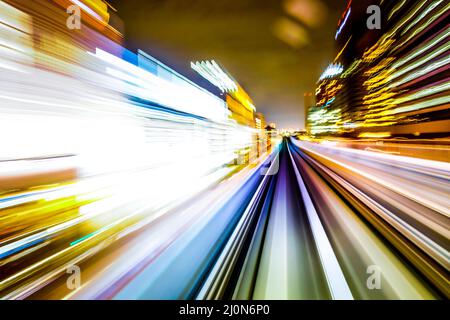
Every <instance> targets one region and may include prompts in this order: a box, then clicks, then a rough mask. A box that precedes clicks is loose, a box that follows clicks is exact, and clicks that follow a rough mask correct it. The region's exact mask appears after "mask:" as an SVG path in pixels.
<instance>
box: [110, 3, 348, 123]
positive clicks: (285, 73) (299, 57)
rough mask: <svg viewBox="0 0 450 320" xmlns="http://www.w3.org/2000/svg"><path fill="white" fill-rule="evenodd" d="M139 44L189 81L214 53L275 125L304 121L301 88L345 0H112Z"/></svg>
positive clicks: (324, 58)
mask: <svg viewBox="0 0 450 320" xmlns="http://www.w3.org/2000/svg"><path fill="white" fill-rule="evenodd" d="M109 2H110V3H111V4H112V5H113V6H114V7H115V8H116V9H117V10H118V15H119V16H120V17H121V18H122V19H123V21H124V23H125V32H126V33H125V37H126V45H127V47H128V48H131V49H137V48H140V49H142V50H144V51H146V52H148V53H149V54H151V55H153V56H155V57H156V58H158V59H159V60H161V61H162V62H164V63H166V64H167V65H169V66H170V67H173V68H174V69H176V70H177V71H178V72H180V73H182V74H184V75H186V76H187V77H188V78H190V79H192V80H193V81H195V82H197V83H199V84H201V85H205V82H204V81H203V80H202V79H201V78H200V76H198V75H196V74H195V72H193V71H192V70H191V69H190V61H193V60H204V59H215V60H216V61H218V62H219V63H220V64H222V65H223V66H224V67H225V68H226V69H227V70H228V71H229V72H230V73H231V74H232V76H233V77H234V78H235V79H236V80H237V81H238V82H239V83H240V84H241V85H242V86H243V87H244V89H245V90H246V91H247V92H248V93H249V94H250V96H251V97H252V98H253V99H254V102H255V105H256V108H257V111H260V112H263V113H264V114H265V115H266V118H267V121H268V122H272V121H273V122H276V123H277V124H278V127H285V128H286V127H292V128H303V126H304V111H303V94H304V93H305V92H313V91H314V89H315V83H316V81H317V79H318V77H319V76H320V74H321V73H322V71H323V69H324V68H325V67H326V66H327V65H328V63H329V62H331V61H332V59H333V58H334V46H335V43H334V35H335V32H336V27H337V22H338V20H339V18H340V16H341V15H342V12H343V11H344V9H345V6H346V2H347V1H345V0H286V1H281V0H126V1H124V0H110V1H109Z"/></svg>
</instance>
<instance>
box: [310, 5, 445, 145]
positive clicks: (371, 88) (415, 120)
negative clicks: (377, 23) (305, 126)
mask: <svg viewBox="0 0 450 320" xmlns="http://www.w3.org/2000/svg"><path fill="white" fill-rule="evenodd" d="M373 4H377V5H378V6H379V7H380V8H381V12H382V13H383V14H382V15H381V29H380V30H376V29H375V30H370V29H369V28H368V27H367V19H368V18H369V15H368V14H367V13H366V10H367V7H368V6H369V5H373ZM449 15H450V5H449V4H448V2H446V1H410V0H403V1H398V2H397V1H378V3H373V2H368V1H359V2H356V1H349V2H348V6H347V9H346V10H345V12H344V13H343V18H342V19H341V20H340V22H339V25H338V28H337V33H336V43H337V52H336V58H335V60H334V61H333V63H331V64H330V66H329V67H328V68H327V69H326V70H325V71H324V73H323V75H322V76H321V77H320V79H319V81H318V83H317V90H316V99H317V104H316V106H315V107H314V108H312V109H311V110H310V112H309V115H308V123H309V125H310V126H311V133H313V134H325V135H326V134H332V135H344V136H361V137H362V136H370V133H374V135H376V133H380V132H385V133H386V135H387V136H396V135H402V136H409V135H414V136H446V135H447V134H448V132H449V128H450V120H449V119H450V113H449V101H450V82H449V78H448V71H449V67H450V60H449V58H448V57H449V49H450V47H449V41H448V37H449V36H450V31H449V29H448V25H447V23H446V21H448V18H449Z"/></svg>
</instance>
